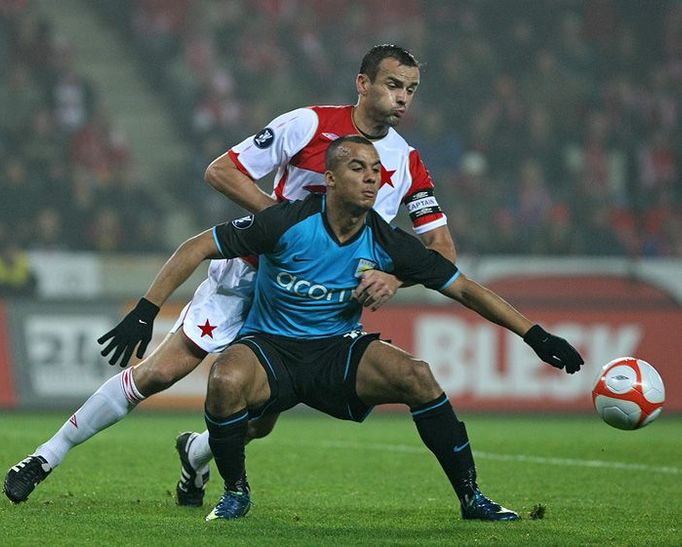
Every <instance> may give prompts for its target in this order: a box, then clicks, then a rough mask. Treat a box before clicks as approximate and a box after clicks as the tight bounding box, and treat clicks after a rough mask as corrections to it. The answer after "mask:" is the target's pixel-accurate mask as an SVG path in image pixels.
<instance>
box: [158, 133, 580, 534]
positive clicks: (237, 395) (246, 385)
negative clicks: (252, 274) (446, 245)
mask: <svg viewBox="0 0 682 547" xmlns="http://www.w3.org/2000/svg"><path fill="white" fill-rule="evenodd" d="M326 169H327V171H326V173H325V182H326V186H327V193H326V196H325V195H322V194H313V195H311V196H310V197H308V198H306V199H305V200H303V201H297V202H291V203H282V204H278V205H275V206H273V207H270V208H268V209H265V210H264V211H262V212H261V213H258V214H256V215H250V216H248V217H244V218H241V219H237V220H235V221H233V222H231V223H226V224H222V225H220V226H216V227H215V228H213V229H212V230H209V231H206V232H204V233H202V234H199V235H198V236H196V237H194V238H192V239H189V240H187V241H186V242H185V243H183V244H182V245H181V246H180V247H179V248H178V250H177V251H176V252H175V254H174V255H173V256H172V257H171V259H170V260H169V261H168V262H167V263H166V264H165V265H164V267H163V268H162V270H161V271H160V272H159V275H158V276H157V277H156V279H155V280H154V283H153V284H152V286H151V287H150V289H149V290H148V291H147V294H146V295H145V299H146V300H147V301H150V302H152V303H154V304H156V305H161V304H163V302H165V300H166V299H167V298H168V296H170V294H171V293H172V292H173V291H174V290H175V289H176V288H177V287H178V286H180V285H181V284H182V282H184V280H185V279H187V277H189V275H190V274H191V273H192V272H193V271H194V270H195V269H196V268H197V267H198V265H199V264H200V263H201V261H203V260H204V259H207V258H216V257H225V258H227V257H235V256H243V255H248V254H257V255H260V262H259V268H258V273H257V277H256V290H255V296H254V301H253V305H252V307H251V311H250V313H249V315H248V317H247V320H246V323H245V324H244V326H243V328H242V330H241V331H240V334H239V336H238V338H237V340H236V341H235V342H234V343H233V344H232V345H231V346H230V347H229V348H228V349H227V350H226V351H225V352H224V353H223V354H222V355H221V356H220V357H219V358H218V359H217V361H216V362H215V364H214V365H213V367H212V369H211V373H210V376H209V383H208V392H207V399H206V424H207V427H208V430H209V434H210V437H209V442H210V446H211V450H212V451H213V454H214V457H215V461H216V465H217V467H218V470H219V472H220V474H221V476H222V477H223V479H224V482H225V493H224V494H223V496H222V498H221V500H220V502H219V503H218V504H217V506H216V507H215V508H214V509H213V511H212V512H211V513H210V514H209V515H208V516H207V517H206V518H207V520H214V519H233V518H239V517H242V516H244V515H245V514H246V513H247V512H248V510H249V508H250V507H251V497H250V490H249V486H248V483H247V480H246V469H245V455H244V446H245V437H246V431H247V424H248V420H249V419H251V418H255V417H259V416H264V415H268V414H271V413H278V412H282V411H285V410H287V409H289V408H291V407H293V406H294V405H296V404H298V403H305V404H307V405H308V406H311V407H313V408H316V409H318V410H320V411H322V412H325V413H326V414H329V415H331V416H334V417H336V418H340V419H345V420H353V421H358V422H360V421H362V420H364V419H365V417H366V416H367V415H368V414H369V412H370V411H371V410H372V407H373V406H375V405H380V404H387V403H402V404H405V405H407V406H408V407H409V408H410V411H411V413H412V416H413V419H414V422H415V425H416V427H417V431H418V432H419V435H420V437H421V438H422V440H423V442H424V444H425V445H426V446H427V447H428V448H429V450H431V452H433V454H434V455H435V456H436V458H437V460H438V462H439V463H440V465H441V467H442V468H443V471H444V472H445V474H446V476H447V478H448V479H449V481H450V483H451V485H452V487H453V489H454V490H455V492H456V494H457V496H458V498H459V500H460V507H461V513H462V517H463V518H465V519H481V520H493V521H510V520H517V519H518V518H519V517H518V515H517V513H515V512H514V511H511V510H509V509H506V508H504V507H502V506H501V505H500V504H498V503H495V502H494V501H492V500H491V499H489V498H487V497H486V496H484V495H483V494H482V493H481V491H480V490H479V488H478V486H477V482H476V469H475V465H474V459H473V454H472V452H471V445H470V442H469V438H468V436H467V431H466V428H465V426H464V423H463V422H461V421H459V420H458V418H457V416H456V415H455V413H454V411H453V409H452V406H451V405H450V402H449V401H448V399H447V397H446V395H445V394H444V393H443V390H442V389H441V387H440V386H439V385H438V382H437V381H436V380H435V378H434V377H433V374H432V373H431V370H430V367H429V365H428V364H427V363H425V362H423V361H420V360H418V359H416V358H415V357H413V356H411V355H409V354H408V353H406V352H405V351H403V350H400V349H399V348H396V347H395V346H392V345H391V344H389V343H387V342H385V341H382V340H380V338H379V334H376V333H374V334H368V333H365V332H363V331H362V327H361V325H360V323H359V319H360V315H361V313H362V305H361V303H360V302H359V301H358V300H357V299H355V298H353V292H354V290H355V288H356V287H357V286H358V282H359V280H360V279H361V278H362V276H363V272H365V271H367V270H368V269H377V270H383V271H387V272H391V273H393V274H394V275H396V276H397V277H398V278H399V279H401V280H402V281H404V282H406V283H421V284H423V285H425V286H426V287H429V288H431V289H434V290H439V291H440V292H441V293H443V294H445V295H446V296H448V297H450V298H452V299H454V300H457V301H458V302H460V303H462V304H463V305H465V306H466V307H468V308H471V309H472V310H474V311H476V312H478V313H479V314H480V315H481V316H483V317H485V318H486V319H488V320H490V321H492V322H495V323H497V324H499V325H501V326H503V327H505V328H507V329H509V330H511V331H513V332H515V333H516V334H518V335H519V336H522V337H523V339H524V340H525V341H526V342H527V343H528V344H529V345H530V346H531V347H532V348H533V350H535V352H536V353H537V354H538V356H539V357H540V358H541V359H543V360H544V361H546V362H547V363H549V364H551V365H553V366H555V367H557V368H565V370H566V371H567V372H568V373H574V372H576V371H578V370H579V369H580V366H581V365H582V363H583V360H582V358H581V357H580V354H579V353H578V352H577V351H576V350H575V349H574V348H573V347H572V346H571V345H570V344H569V343H568V342H567V341H566V340H564V339H562V338H559V337H556V336H553V335H551V334H549V333H547V332H546V331H544V330H543V329H542V328H541V327H540V326H539V325H534V324H533V323H532V322H531V321H530V320H528V319H527V318H526V317H524V316H523V315H522V314H520V313H519V312H518V311H516V310H515V309H514V308H513V307H512V306H511V305H509V304H508V303H507V302H505V301H504V300H503V299H501V298H500V297H499V296H497V295H496V294H495V293H493V292H492V291H490V290H488V289H486V288H485V287H483V286H481V285H479V284H477V283H476V282H474V281H472V280H470V279H468V278H467V277H466V276H464V275H463V274H462V273H461V272H460V271H459V270H458V269H457V267H456V266H455V265H454V264H453V263H452V262H450V261H448V260H446V259H445V258H443V257H442V256H441V255H440V254H438V253H437V252H436V251H433V250H429V249H427V248H425V247H424V246H423V244H422V243H421V242H420V241H419V240H418V239H416V238H414V237H412V236H410V235H408V234H406V233H405V232H403V231H401V230H399V229H393V228H392V227H391V226H390V225H389V224H387V223H386V222H385V221H383V220H382V219H381V218H380V216H379V215H378V214H377V213H376V212H375V211H373V210H372V206H373V205H374V202H375V199H376V195H377V190H378V187H379V183H380V171H381V164H380V161H379V157H378V155H377V152H376V150H375V148H374V146H373V145H372V143H371V142H370V141H369V140H367V139H365V138H364V137H361V136H347V137H341V138H339V139H337V140H335V141H334V142H333V143H332V144H330V145H329V148H328V150H327V152H326Z"/></svg>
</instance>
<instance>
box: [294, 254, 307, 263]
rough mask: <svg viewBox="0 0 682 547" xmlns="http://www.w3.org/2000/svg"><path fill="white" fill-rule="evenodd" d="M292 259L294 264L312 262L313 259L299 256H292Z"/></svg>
mask: <svg viewBox="0 0 682 547" xmlns="http://www.w3.org/2000/svg"><path fill="white" fill-rule="evenodd" d="M291 259H292V260H293V261H294V262H308V261H310V260H312V258H308V257H305V256H298V255H294V256H292V257H291Z"/></svg>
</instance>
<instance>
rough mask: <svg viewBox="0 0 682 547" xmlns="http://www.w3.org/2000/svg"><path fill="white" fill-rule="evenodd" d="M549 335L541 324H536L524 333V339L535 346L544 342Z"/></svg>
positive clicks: (531, 345)
mask: <svg viewBox="0 0 682 547" xmlns="http://www.w3.org/2000/svg"><path fill="white" fill-rule="evenodd" d="M548 337H549V333H548V332H547V331H546V330H545V329H543V328H542V327H541V326H540V325H538V324H535V325H533V326H532V327H531V328H529V329H528V331H527V332H526V334H524V335H523V341H524V342H525V343H526V344H528V345H529V346H530V347H532V348H534V347H537V346H538V345H540V344H542V343H543V342H544V341H546V340H547V338H548Z"/></svg>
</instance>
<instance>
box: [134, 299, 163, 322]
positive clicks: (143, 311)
mask: <svg viewBox="0 0 682 547" xmlns="http://www.w3.org/2000/svg"><path fill="white" fill-rule="evenodd" d="M159 310H160V308H159V306H157V305H156V304H154V303H153V302H152V301H150V300H147V299H146V298H145V297H142V298H140V300H139V301H138V302H137V305H136V306H135V309H134V312H135V315H137V316H138V317H139V318H140V319H142V320H143V321H146V322H148V323H151V322H153V321H154V319H156V316H157V315H158V313H159Z"/></svg>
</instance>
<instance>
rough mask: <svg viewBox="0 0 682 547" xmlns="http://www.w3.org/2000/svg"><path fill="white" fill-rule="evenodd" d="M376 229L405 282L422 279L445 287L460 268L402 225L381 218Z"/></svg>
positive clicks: (426, 283) (423, 282)
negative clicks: (395, 224) (389, 222)
mask: <svg viewBox="0 0 682 547" xmlns="http://www.w3.org/2000/svg"><path fill="white" fill-rule="evenodd" d="M375 233H377V236H378V237H377V239H378V240H379V241H380V243H381V245H382V247H384V250H385V251H386V253H387V254H388V255H389V256H390V257H391V260H392V261H393V271H392V272H391V273H392V274H393V275H395V276H396V277H397V278H398V279H400V280H401V281H403V282H405V283H419V284H421V285H424V286H425V287H427V288H429V289H434V290H436V291H439V290H442V289H444V288H446V287H447V286H448V285H450V283H452V282H453V281H454V280H455V279H457V278H458V277H459V275H460V271H459V269H458V268H457V266H455V265H454V264H453V263H452V262H450V261H449V260H448V259H446V258H444V257H443V256H442V255H441V254H440V253H438V252H437V251H433V250H431V249H427V248H426V247H425V246H424V244H423V243H422V242H421V241H420V240H419V239H417V238H416V237H414V236H412V235H410V234H408V233H407V232H405V231H404V230H401V229H400V228H392V227H391V226H389V225H388V224H386V223H384V222H383V221H381V223H376V224H375Z"/></svg>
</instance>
